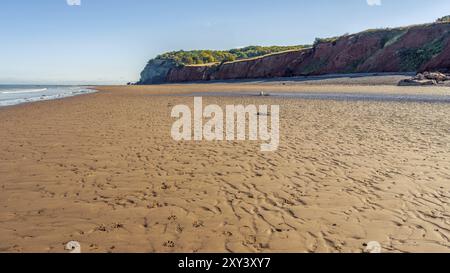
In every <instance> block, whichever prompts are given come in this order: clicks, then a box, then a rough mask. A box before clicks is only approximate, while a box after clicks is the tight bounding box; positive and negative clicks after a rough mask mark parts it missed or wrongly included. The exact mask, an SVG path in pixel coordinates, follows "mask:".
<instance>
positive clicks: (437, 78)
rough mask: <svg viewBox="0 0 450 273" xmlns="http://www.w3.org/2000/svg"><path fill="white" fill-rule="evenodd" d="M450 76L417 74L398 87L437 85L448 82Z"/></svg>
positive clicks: (427, 73) (433, 73)
mask: <svg viewBox="0 0 450 273" xmlns="http://www.w3.org/2000/svg"><path fill="white" fill-rule="evenodd" d="M449 80H450V76H448V75H446V74H444V73H441V72H428V71H426V72H423V73H418V74H417V75H416V76H414V77H413V78H411V79H405V80H402V81H400V82H399V83H398V85H399V86H427V85H437V84H439V83H443V82H445V81H449Z"/></svg>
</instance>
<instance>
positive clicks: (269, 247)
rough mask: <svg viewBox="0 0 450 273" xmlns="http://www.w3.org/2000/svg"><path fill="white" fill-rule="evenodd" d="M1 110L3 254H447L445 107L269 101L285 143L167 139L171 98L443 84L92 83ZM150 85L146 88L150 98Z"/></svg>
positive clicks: (449, 138) (449, 200)
mask: <svg viewBox="0 0 450 273" xmlns="http://www.w3.org/2000/svg"><path fill="white" fill-rule="evenodd" d="M99 90H101V92H99V93H95V94H90V95H83V96H78V97H72V98H67V99H64V100H56V101H47V102H39V103H32V104H25V105H19V106H14V107H6V108H2V109H0V121H1V123H0V124H1V125H0V126H1V130H0V139H1V142H0V151H1V153H0V187H1V191H0V252H64V245H65V243H67V242H68V241H71V240H76V241H79V242H80V243H81V245H82V251H83V252H108V251H110V252H362V251H363V249H364V246H363V244H364V243H367V242H369V241H379V242H380V243H381V245H382V247H383V251H385V252H449V251H450V241H449V238H450V147H449V146H450V106H449V104H428V103H394V102H373V101H371V102H367V101H366V102H364V101H359V102H357V101H354V102H346V101H325V100H299V99H274V98H270V97H264V98H260V97H248V98H233V97H227V98H220V97H207V98H204V104H209V103H217V104H219V105H225V104H263V103H266V104H280V105H281V124H280V125H281V144H280V148H279V150H278V151H277V152H274V153H262V152H260V151H259V143H255V142H200V143H195V142H175V141H173V140H172V139H171V137H170V128H171V126H172V123H173V121H174V120H173V119H171V118H170V111H171V109H172V106H174V105H176V104H179V103H183V104H188V105H192V101H193V98H192V97H173V96H172V97H167V96H154V94H166V93H186V92H192V91H195V92H204V91H211V92H214V91H261V90H267V91H289V92H292V91H302V90H303V91H305V90H306V91H311V92H330V91H333V92H369V93H370V92H377V93H380V92H385V93H427V94H437V93H441V94H450V91H449V89H446V88H399V87H394V86H364V87H362V86H336V85H334V86H331V85H316V86H310V85H301V84H289V85H282V84H277V83H264V84H249V83H247V84H200V85H194V84H190V85H163V86H149V87H136V86H132V87H102V88H99ZM151 94H153V95H151Z"/></svg>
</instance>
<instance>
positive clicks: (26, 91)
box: [0, 88, 48, 94]
mask: <svg viewBox="0 0 450 273" xmlns="http://www.w3.org/2000/svg"><path fill="white" fill-rule="evenodd" d="M47 90H48V89H47V88H40V89H24V90H14V91H1V92H0V93H2V94H26V93H38V92H44V91H47Z"/></svg>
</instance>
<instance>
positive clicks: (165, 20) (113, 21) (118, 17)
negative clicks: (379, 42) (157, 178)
mask: <svg viewBox="0 0 450 273" xmlns="http://www.w3.org/2000/svg"><path fill="white" fill-rule="evenodd" d="M67 1H68V0H2V1H1V3H0V4H1V7H0V36H1V43H0V64H1V65H0V83H124V82H127V81H136V80H137V79H138V76H139V73H140V71H141V70H142V68H143V67H144V66H145V64H146V62H147V61H148V60H149V59H150V58H153V57H155V56H156V55H157V54H159V53H162V52H165V51H172V50H179V49H184V50H190V49H229V48H235V47H241V46H246V45H296V44H306V43H312V42H313V41H314V39H315V37H327V36H335V35H341V34H344V33H353V32H358V31H361V30H364V29H368V28H378V27H394V26H402V25H409V24H417V23H426V22H432V21H434V20H435V19H437V18H438V17H441V16H444V15H447V14H450V1H449V0H433V1H429V0H381V5H369V4H368V2H367V1H372V2H374V3H377V2H379V1H380V0H278V1H273V0H227V1H219V0H190V1H189V0H164V1H163V0H81V5H80V6H69V5H68V4H67ZM69 1H78V0H69Z"/></svg>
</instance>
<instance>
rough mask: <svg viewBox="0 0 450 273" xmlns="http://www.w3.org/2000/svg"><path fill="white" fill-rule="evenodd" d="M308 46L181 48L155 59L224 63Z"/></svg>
mask: <svg viewBox="0 0 450 273" xmlns="http://www.w3.org/2000/svg"><path fill="white" fill-rule="evenodd" d="M308 47H310V46H309V45H297V46H248V47H244V48H238V49H231V50H192V51H183V50H180V51H173V52H168V53H164V54H161V55H159V56H157V57H156V58H155V59H156V60H161V61H172V62H174V63H176V64H177V65H195V64H208V63H222V62H232V61H236V60H244V59H250V58H255V57H260V56H264V55H268V54H272V53H277V52H283V51H289V50H300V49H304V48H308Z"/></svg>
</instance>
